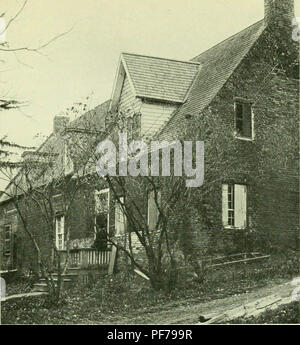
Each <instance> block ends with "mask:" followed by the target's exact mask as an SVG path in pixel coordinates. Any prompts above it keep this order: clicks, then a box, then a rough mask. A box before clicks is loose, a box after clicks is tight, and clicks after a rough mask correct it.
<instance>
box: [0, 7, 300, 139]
mask: <svg viewBox="0 0 300 345" xmlns="http://www.w3.org/2000/svg"><path fill="white" fill-rule="evenodd" d="M23 3H24V0H0V15H1V13H3V12H5V17H4V18H6V20H8V19H9V18H11V17H12V16H14V15H15V14H16V12H17V11H18V10H19V9H20V7H22V4H23ZM263 7H264V0H210V1H207V0H28V2H27V4H26V6H25V8H24V10H23V11H22V13H21V14H20V15H19V16H18V18H17V19H16V20H15V21H14V22H12V24H11V25H10V27H9V29H8V31H7V33H6V39H7V41H8V42H9V43H10V47H11V48H14V47H20V46H26V47H37V46H39V45H40V44H43V43H45V42H47V41H49V40H51V39H52V38H53V37H55V36H56V35H59V34H61V33H64V32H68V33H66V34H65V35H64V36H62V37H61V38H59V39H57V40H55V41H54V42H52V43H51V44H50V45H48V46H47V47H46V48H45V49H43V50H41V51H40V53H34V52H27V51H25V52H19V53H4V52H0V95H1V96H3V95H4V96H6V97H11V98H16V99H18V100H20V101H23V102H24V106H23V107H22V108H21V109H19V110H12V111H5V112H3V111H2V112H1V113H0V137H2V136H3V135H7V136H8V138H9V139H11V140H13V141H15V142H17V143H19V144H22V145H30V146H31V145H36V144H37V143H38V142H39V140H41V138H42V137H43V136H44V135H49V134H50V133H51V132H52V123H53V117H54V116H55V115H59V114H61V113H62V112H64V111H65V110H66V109H67V108H68V107H69V106H71V105H72V104H73V103H74V102H80V101H83V100H84V99H85V98H86V97H87V96H89V97H90V98H89V101H88V106H89V107H90V108H92V107H94V106H96V105H97V104H100V103H102V102H104V101H105V100H107V99H109V98H110V97H111V92H112V87H113V82H114V78H115V74H116V69H117V65H118V60H119V56H120V53H121V52H130V53H138V54H145V55H152V56H159V57H167V58H173V59H179V60H189V59H191V58H192V57H194V56H196V55H198V54H199V53H201V52H203V51H205V50H206V49H208V48H209V47H211V46H213V45H215V44H216V43H218V42H220V41H222V40H224V39H226V38H227V37H229V36H231V35H233V34H235V33H237V32H239V31H241V30H242V29H244V28H246V27H248V26H249V25H251V24H253V23H255V22H257V21H258V20H260V19H262V18H263V10H264V8H263ZM297 14H298V16H300V0H296V15H297ZM36 134H41V135H42V136H40V137H39V138H36Z"/></svg>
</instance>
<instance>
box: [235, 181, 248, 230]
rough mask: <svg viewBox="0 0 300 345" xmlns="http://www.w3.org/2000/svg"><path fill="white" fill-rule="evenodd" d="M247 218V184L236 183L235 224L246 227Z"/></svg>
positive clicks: (240, 227) (241, 227)
mask: <svg viewBox="0 0 300 345" xmlns="http://www.w3.org/2000/svg"><path fill="white" fill-rule="evenodd" d="M246 218H247V186H245V185H240V184H236V185H234V226H235V227H236V228H239V229H244V228H245V227H246V224H247V222H246Z"/></svg>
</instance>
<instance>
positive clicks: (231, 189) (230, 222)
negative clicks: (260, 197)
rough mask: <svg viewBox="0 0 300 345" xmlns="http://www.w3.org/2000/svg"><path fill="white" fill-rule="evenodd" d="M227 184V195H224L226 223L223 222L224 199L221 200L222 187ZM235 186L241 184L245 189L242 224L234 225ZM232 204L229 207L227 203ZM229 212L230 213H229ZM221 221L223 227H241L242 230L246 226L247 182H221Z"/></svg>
mask: <svg viewBox="0 0 300 345" xmlns="http://www.w3.org/2000/svg"><path fill="white" fill-rule="evenodd" d="M225 186H227V189H226V191H227V195H226V203H227V208H226V211H227V216H226V223H225V224H224V214H223V212H224V206H223V205H224V204H223V202H224V200H223V190H224V187H225ZM236 186H243V187H244V188H245V191H246V195H245V199H244V203H245V220H244V226H236V212H237V210H238V209H237V205H236V203H235V202H236V200H235V199H236V198H235V193H236ZM229 195H231V199H230V198H229ZM230 203H231V204H232V207H229V206H230V205H229V204H230ZM230 213H231V215H230ZM222 221H223V228H224V229H241V230H244V229H245V228H246V227H247V224H248V186H247V184H242V183H223V184H222Z"/></svg>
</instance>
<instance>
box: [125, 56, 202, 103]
mask: <svg viewBox="0 0 300 345" xmlns="http://www.w3.org/2000/svg"><path fill="white" fill-rule="evenodd" d="M122 62H123V64H124V65H125V66H124V67H125V70H126V72H127V74H128V75H129V78H130V80H131V82H132V84H133V87H134V90H135V93H136V96H138V97H141V98H148V99H155V100H162V101H167V102H174V103H183V102H184V100H185V97H186V95H187V92H188V90H189V89H190V87H191V85H192V83H193V81H194V79H195V76H196V75H197V72H198V71H199V68H200V64H199V62H198V61H178V60H169V59H163V58H157V57H151V56H144V55H136V54H128V53H122Z"/></svg>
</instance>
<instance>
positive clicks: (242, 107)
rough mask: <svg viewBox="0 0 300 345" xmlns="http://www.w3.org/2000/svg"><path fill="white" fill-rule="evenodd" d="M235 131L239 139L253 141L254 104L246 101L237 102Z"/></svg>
mask: <svg viewBox="0 0 300 345" xmlns="http://www.w3.org/2000/svg"><path fill="white" fill-rule="evenodd" d="M235 131H236V137H237V138H239V139H247V140H252V139H253V117H252V104H251V102H249V101H246V100H236V101H235Z"/></svg>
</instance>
